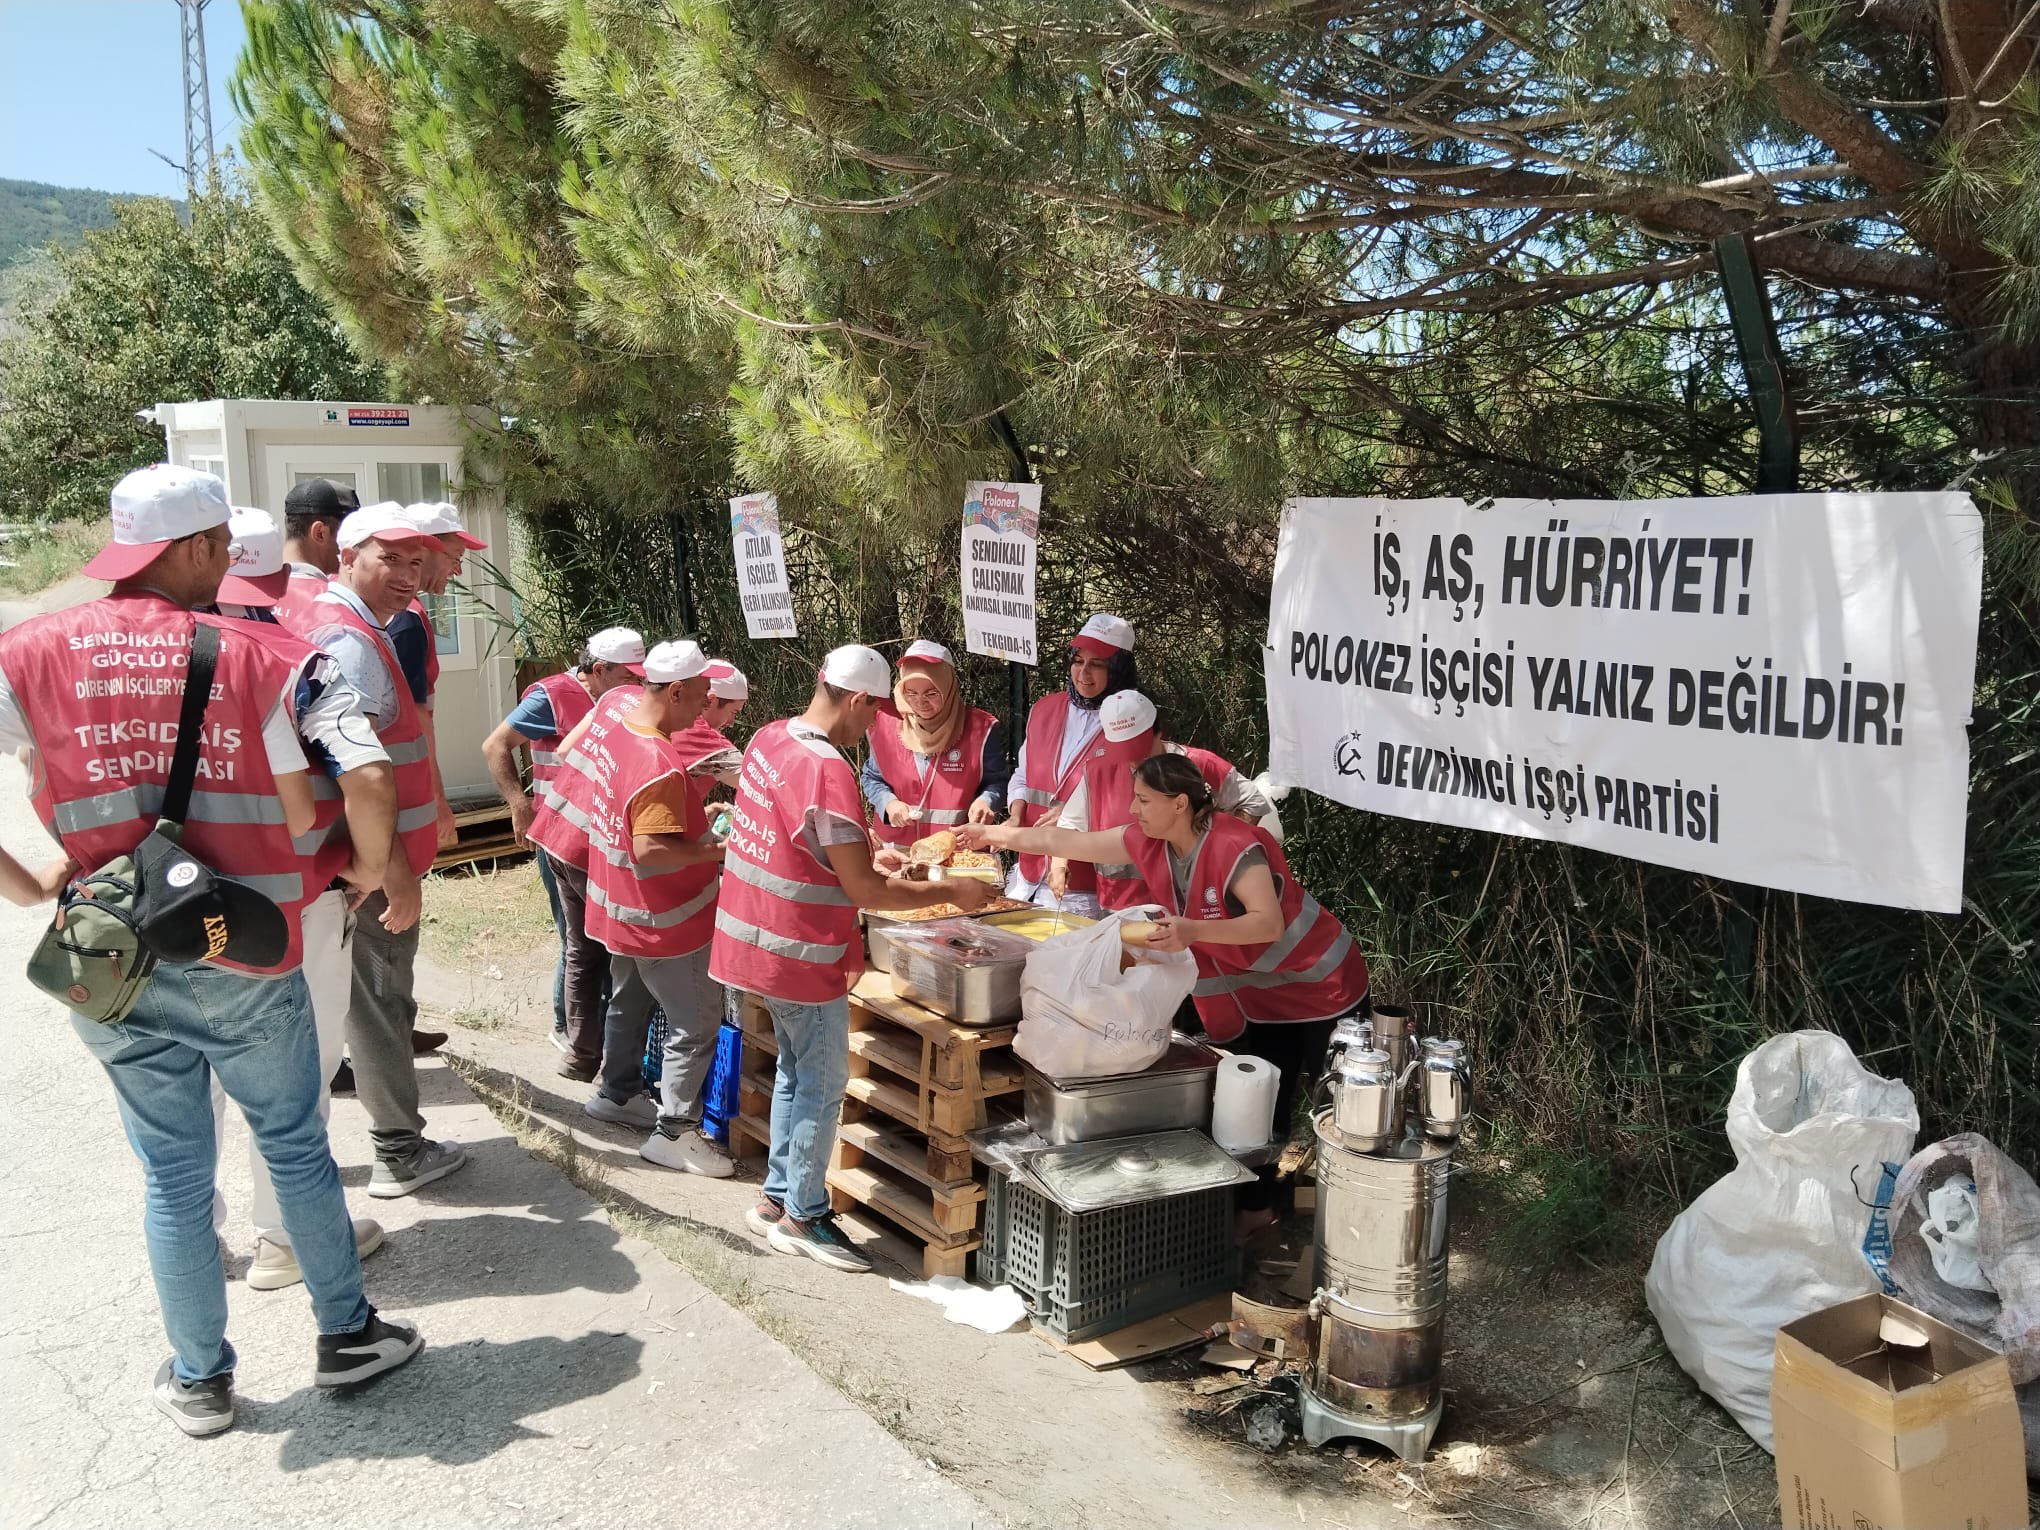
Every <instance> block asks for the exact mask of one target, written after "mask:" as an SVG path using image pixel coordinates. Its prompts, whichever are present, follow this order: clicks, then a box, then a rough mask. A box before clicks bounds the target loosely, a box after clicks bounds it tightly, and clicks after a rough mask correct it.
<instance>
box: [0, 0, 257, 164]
mask: <svg viewBox="0 0 2040 1530" xmlns="http://www.w3.org/2000/svg"><path fill="white" fill-rule="evenodd" d="M242 36H243V33H242V28H241V7H240V4H239V0H212V3H211V4H210V5H208V6H207V7H206V10H205V51H206V59H207V66H208V67H207V72H208V74H209V75H210V83H211V86H212V123H213V145H214V147H215V148H216V149H217V150H219V151H221V152H224V151H225V150H227V149H229V148H231V147H233V145H234V142H235V139H236V138H237V137H238V135H239V132H240V124H239V119H238V118H236V117H235V115H234V107H233V103H232V102H231V101H229V100H228V99H227V81H228V79H229V78H230V77H231V76H232V74H233V70H234V60H235V59H236V57H238V56H239V54H240V51H241V41H242ZM178 37H179V32H178V23H177V5H176V3H175V0H0V177H5V178H9V179H13V180H21V181H45V182H48V183H49V184H50V185H53V186H81V187H87V188H90V189H92V190H97V191H126V192H142V193H147V194H149V195H153V196H168V197H181V196H183V195H184V177H183V175H182V173H181V172H179V171H177V170H173V169H171V168H170V166H168V165H166V164H164V163H163V161H162V160H160V159H157V158H156V157H155V155H153V154H151V153H150V152H149V150H151V149H157V150H160V151H161V152H162V153H164V154H167V155H169V156H170V158H171V159H173V160H177V161H180V162H181V161H182V160H183V158H184V81H183V73H182V66H181V63H180V59H181V53H180V48H179V42H178Z"/></svg>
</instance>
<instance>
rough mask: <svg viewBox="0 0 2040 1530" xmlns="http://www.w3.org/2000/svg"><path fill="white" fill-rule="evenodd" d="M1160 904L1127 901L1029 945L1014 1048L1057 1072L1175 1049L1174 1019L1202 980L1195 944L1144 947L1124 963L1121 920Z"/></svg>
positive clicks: (1070, 1073)
mask: <svg viewBox="0 0 2040 1530" xmlns="http://www.w3.org/2000/svg"><path fill="white" fill-rule="evenodd" d="M1157 912H1158V910H1155V909H1152V908H1150V909H1123V910H1120V911H1118V912H1116V913H1111V914H1107V915H1106V916H1105V917H1104V918H1102V919H1100V920H1099V921H1098V922H1097V923H1096V924H1093V925H1088V926H1086V927H1085V928H1083V929H1081V930H1072V931H1071V932H1070V933H1069V934H1067V935H1056V936H1053V937H1051V938H1050V939H1048V940H1045V941H1043V942H1042V943H1041V949H1039V950H1038V951H1033V952H1030V953H1028V957H1027V966H1026V969H1025V971H1024V972H1023V973H1022V974H1021V978H1020V1031H1019V1034H1018V1035H1017V1036H1015V1037H1014V1038H1013V1050H1014V1051H1015V1052H1016V1053H1018V1054H1019V1055H1020V1056H1021V1057H1022V1058H1024V1059H1026V1060H1027V1061H1028V1062H1030V1063H1032V1064H1033V1065H1034V1066H1035V1067H1037V1068H1039V1069H1040V1070H1041V1071H1042V1072H1043V1073H1046V1074H1047V1075H1048V1076H1049V1077H1050V1078H1057V1079H1076V1078H1106V1077H1109V1076H1110V1075H1112V1074H1115V1073H1138V1072H1139V1071H1140V1070H1141V1069H1143V1068H1145V1067H1147V1066H1148V1065H1149V1064H1150V1063H1153V1062H1156V1061H1158V1060H1159V1059H1160V1058H1161V1055H1162V1054H1163V1053H1164V1052H1166V1051H1168V1049H1169V1031H1170V1023H1171V1021H1172V1020H1173V1019H1174V1017H1175V1014H1176V1010H1177V1008H1178V1007H1179V1006H1180V1005H1181V1004H1182V1002H1183V1001H1184V1000H1185V999H1187V998H1189V997H1190V990H1191V989H1192V988H1193V987H1195V986H1196V983H1197V960H1196V958H1195V957H1193V956H1191V954H1190V953H1189V952H1188V951H1152V952H1141V953H1139V954H1138V956H1137V959H1136V960H1135V962H1134V964H1133V965H1132V966H1131V967H1129V968H1128V969H1127V970H1126V971H1124V972H1121V971H1120V970H1119V958H1120V953H1121V952H1122V950H1123V949H1124V947H1123V946H1122V945H1121V944H1120V940H1119V927H1120V925H1122V924H1124V923H1126V922H1127V921H1128V920H1129V919H1149V918H1152V917H1154V915H1155V914H1156V913H1157Z"/></svg>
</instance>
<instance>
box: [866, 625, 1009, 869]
mask: <svg viewBox="0 0 2040 1530" xmlns="http://www.w3.org/2000/svg"><path fill="white" fill-rule="evenodd" d="M864 741H865V744H866V745H867V747H868V748H869V750H870V753H869V754H868V756H867V757H866V759H865V762H864V772H863V776H862V778H861V780H860V782H859V785H860V786H861V787H862V789H863V792H864V800H865V801H867V802H869V803H870V804H871V811H872V815H873V820H874V821H873V824H872V832H873V833H874V834H876V835H877V836H878V840H879V843H880V844H883V845H899V846H905V845H911V844H912V843H913V842H914V841H915V840H917V839H926V838H927V837H928V836H929V835H930V834H933V833H935V832H936V831H937V830H939V829H954V828H957V827H958V826H959V825H962V824H965V823H992V822H994V821H996V820H997V819H999V818H1001V817H1003V816H1004V815H1005V812H1006V749H1005V744H1004V742H1003V741H1002V740H1001V738H1000V736H999V723H998V719H997V718H995V717H993V716H992V714H991V713H989V712H987V711H984V710H982V709H981V708H978V707H973V706H966V705H965V704H964V700H963V691H962V688H961V687H960V686H959V685H958V684H957V679H956V663H955V661H954V660H953V659H951V658H950V656H949V650H948V649H947V648H944V647H943V646H942V645H941V644H940V643H931V642H929V641H928V640H927V639H926V638H921V639H919V640H917V641H915V642H913V643H910V644H908V645H907V651H906V652H905V653H903V654H901V655H900V672H899V678H898V680H897V681H895V682H894V684H893V699H892V700H891V701H890V702H885V703H882V704H881V705H880V706H879V709H878V718H877V720H876V721H875V722H873V723H872V725H871V731H870V732H869V733H867V734H866V735H865V740H864Z"/></svg>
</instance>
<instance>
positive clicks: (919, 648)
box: [900, 638, 956, 669]
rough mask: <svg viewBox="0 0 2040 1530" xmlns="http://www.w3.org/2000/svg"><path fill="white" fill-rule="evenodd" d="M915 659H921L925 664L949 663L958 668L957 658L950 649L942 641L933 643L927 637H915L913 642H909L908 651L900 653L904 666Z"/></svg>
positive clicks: (901, 663)
mask: <svg viewBox="0 0 2040 1530" xmlns="http://www.w3.org/2000/svg"><path fill="white" fill-rule="evenodd" d="M913 660H919V661H920V662H921V663H923V664H947V665H948V666H949V667H950V668H951V669H954V668H956V660H955V659H954V658H953V657H951V656H950V652H949V650H948V649H947V648H944V647H943V646H942V645H941V644H940V643H931V642H930V641H928V639H926V638H915V639H914V641H913V642H911V643H909V644H907V651H906V652H905V653H903V654H901V655H900V665H901V667H902V668H904V667H905V666H906V665H907V664H908V663H909V662H911V661H913Z"/></svg>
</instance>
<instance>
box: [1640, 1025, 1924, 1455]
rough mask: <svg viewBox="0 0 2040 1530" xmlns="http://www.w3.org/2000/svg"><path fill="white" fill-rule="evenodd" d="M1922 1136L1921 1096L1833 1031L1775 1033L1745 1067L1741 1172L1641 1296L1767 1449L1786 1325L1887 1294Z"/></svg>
mask: <svg viewBox="0 0 2040 1530" xmlns="http://www.w3.org/2000/svg"><path fill="white" fill-rule="evenodd" d="M1919 1129H1920V1113H1919V1107H1918V1106H1917V1105H1916V1104H1914V1102H1913V1094H1912V1091H1911V1090H1910V1089H1908V1088H1907V1087H1906V1086H1905V1085H1904V1084H1902V1083H1899V1082H1896V1081H1895V1080H1892V1079H1887V1078H1879V1077H1878V1076H1877V1075H1876V1074H1874V1073H1872V1072H1871V1071H1870V1070H1869V1069H1868V1068H1866V1067H1864V1066H1863V1064H1862V1063H1860V1062H1859V1061H1857V1059H1856V1055H1855V1053H1853V1052H1851V1051H1850V1050H1849V1045H1848V1043H1847V1042H1845V1041H1843V1040H1842V1038H1841V1037H1839V1036H1835V1035H1831V1034H1829V1033H1828V1032H1826V1031H1794V1032H1792V1033H1791V1034H1789V1035H1784V1036H1774V1037H1772V1038H1771V1039H1770V1040H1769V1041H1767V1042H1765V1043H1764V1044H1763V1045H1762V1046H1760V1047H1758V1048H1757V1049H1756V1050H1755V1051H1753V1052H1751V1053H1750V1054H1749V1055H1748V1056H1747V1057H1745V1058H1744V1059H1743V1060H1742V1066H1741V1067H1740V1068H1738V1069H1737V1071H1736V1079H1735V1092H1734V1094H1732V1095H1731V1096H1730V1097H1729V1102H1728V1140H1729V1145H1730V1146H1731V1147H1733V1148H1734V1149H1735V1160H1736V1161H1735V1167H1734V1168H1733V1169H1731V1170H1729V1172H1728V1173H1726V1174H1724V1175H1723V1176H1722V1177H1721V1178H1720V1179H1718V1180H1716V1181H1715V1182H1714V1183H1713V1184H1712V1185H1710V1186H1708V1187H1707V1189H1705V1190H1703V1191H1702V1192H1701V1193H1700V1196H1699V1198H1698V1199H1697V1200H1695V1201H1694V1202H1693V1204H1692V1205H1691V1206H1688V1207H1687V1208H1686V1209H1685V1210H1684V1211H1682V1212H1680V1213H1679V1215H1678V1216H1677V1217H1675V1218H1674V1219H1673V1221H1672V1225H1671V1226H1670V1227H1669V1228H1668V1229H1666V1231H1665V1235H1664V1236H1663V1237H1662V1238H1660V1239H1659V1240H1658V1246H1657V1253H1656V1254H1655V1255H1654V1256H1653V1257H1652V1259H1651V1262H1650V1273H1649V1274H1648V1275H1647V1276H1646V1277H1645V1278H1644V1287H1643V1289H1644V1295H1645V1297H1646V1298H1647V1299H1648V1301H1649V1302H1650V1310H1651V1312H1652V1314H1653V1315H1655V1316H1656V1318H1657V1320H1658V1326H1659V1327H1660V1328H1661V1329H1663V1330H1664V1335H1665V1345H1666V1347H1667V1348H1668V1349H1670V1350H1671V1352H1672V1357H1673V1358H1674V1359H1676V1360H1677V1361H1678V1362H1679V1364H1680V1365H1681V1366H1682V1367H1684V1369H1685V1371H1686V1374H1687V1375H1689V1376H1691V1377H1692V1378H1693V1379H1694V1380H1695V1381H1697V1382H1698V1383H1699V1384H1700V1388H1701V1390H1702V1391H1704V1392H1706V1393H1707V1394H1708V1395H1709V1396H1710V1397H1712V1398H1713V1399H1714V1400H1715V1401H1716V1402H1718V1403H1720V1404H1721V1405H1722V1406H1723V1407H1724V1408H1726V1409H1728V1411H1729V1412H1730V1413H1732V1414H1734V1415H1735V1419H1736V1422H1737V1423H1739V1424H1741V1425H1742V1426H1743V1428H1745V1429H1747V1430H1748V1431H1749V1433H1750V1436H1751V1438H1753V1439H1754V1440H1756V1441H1757V1443H1758V1444H1760V1445H1762V1446H1763V1447H1764V1448H1765V1449H1766V1450H1769V1449H1770V1448H1771V1357H1772V1352H1773V1349H1774V1348H1775V1345H1776V1342H1777V1336H1778V1329H1779V1328H1780V1327H1781V1326H1782V1325H1784V1324H1786V1323H1790V1322H1794V1321H1796V1320H1797V1319H1799V1318H1803V1317H1806V1316H1808V1315H1809V1314H1811V1313H1815V1312H1819V1311H1820V1310H1821V1309H1822V1308H1825V1307H1832V1306H1834V1305H1835V1304H1836V1303H1837V1302H1844V1301H1848V1300H1849V1299H1851V1298H1852V1297H1857V1296H1867V1295H1868V1294H1869V1293H1871V1292H1872V1291H1876V1290H1878V1289H1880V1287H1881V1284H1882V1280H1881V1276H1882V1270H1881V1268H1880V1267H1879V1266H1878V1265H1874V1264H1873V1263H1872V1256H1873V1255H1877V1257H1879V1258H1880V1259H1881V1257H1882V1254H1881V1250H1883V1249H1886V1248H1888V1247H1889V1233H1888V1230H1887V1229H1886V1226H1885V1213H1886V1208H1887V1207H1888V1206H1889V1203H1890V1187H1891V1185H1892V1183H1893V1182H1894V1181H1895V1179H1896V1178H1897V1174H1898V1170H1899V1168H1900V1166H1902V1165H1903V1164H1904V1163H1905V1161H1906V1159H1907V1158H1908V1157H1909V1156H1911V1153H1912V1147H1913V1139H1914V1137H1915V1136H1917V1135H1918V1133H1919Z"/></svg>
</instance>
